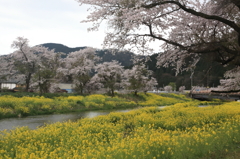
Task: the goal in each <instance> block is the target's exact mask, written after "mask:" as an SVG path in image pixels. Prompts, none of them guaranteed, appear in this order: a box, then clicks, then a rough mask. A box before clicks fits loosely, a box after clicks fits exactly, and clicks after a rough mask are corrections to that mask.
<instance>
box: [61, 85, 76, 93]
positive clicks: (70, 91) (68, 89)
mask: <svg viewBox="0 0 240 159" xmlns="http://www.w3.org/2000/svg"><path fill="white" fill-rule="evenodd" d="M58 87H59V88H60V89H62V90H66V91H67V92H68V93H73V91H74V89H73V88H74V84H72V83H59V84H58Z"/></svg>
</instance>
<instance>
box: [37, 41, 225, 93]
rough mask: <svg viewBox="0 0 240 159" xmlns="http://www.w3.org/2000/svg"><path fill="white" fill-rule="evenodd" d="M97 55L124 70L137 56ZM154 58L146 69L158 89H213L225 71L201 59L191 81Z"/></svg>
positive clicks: (54, 46)
mask: <svg viewBox="0 0 240 159" xmlns="http://www.w3.org/2000/svg"><path fill="white" fill-rule="evenodd" d="M41 45H42V46H44V47H48V48H49V49H55V52H63V53H66V54H69V53H70V52H74V51H78V50H79V49H84V48H86V47H75V48H69V47H67V46H65V45H62V44H55V43H46V44H41ZM97 55H98V56H99V57H101V58H102V61H101V62H110V61H112V60H116V61H119V62H120V63H121V64H122V65H123V66H125V67H126V68H128V67H130V66H131V65H132V61H131V59H132V58H133V57H134V56H138V55H136V54H134V53H131V52H127V51H125V52H117V53H115V54H111V53H110V51H109V50H97ZM156 57H157V54H154V55H152V56H151V57H150V58H151V60H150V61H149V62H147V67H148V68H149V69H150V70H152V71H153V72H154V77H155V78H156V79H157V81H158V84H159V87H164V86H166V85H168V84H169V83H170V82H174V83H175V84H176V87H177V88H179V87H180V86H186V88H187V89H190V87H191V82H192V83H193V85H195V86H196V85H198V86H205V87H208V86H209V87H213V86H217V85H219V80H220V79H222V78H223V74H224V72H225V71H226V68H224V67H223V66H222V65H220V64H218V63H212V62H209V59H208V58H209V57H205V58H202V59H201V60H200V61H199V63H198V64H197V67H196V68H195V70H194V75H193V79H192V81H191V79H190V75H191V72H182V73H181V74H178V76H176V75H175V70H174V68H172V67H169V68H164V67H156Z"/></svg>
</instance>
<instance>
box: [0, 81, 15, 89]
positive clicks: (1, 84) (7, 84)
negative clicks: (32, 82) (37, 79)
mask: <svg viewBox="0 0 240 159" xmlns="http://www.w3.org/2000/svg"><path fill="white" fill-rule="evenodd" d="M18 83H19V82H18V81H0V89H6V90H13V88H15V87H17V86H18Z"/></svg>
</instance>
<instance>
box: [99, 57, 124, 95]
mask: <svg viewBox="0 0 240 159" xmlns="http://www.w3.org/2000/svg"><path fill="white" fill-rule="evenodd" d="M96 72H97V74H95V77H94V78H95V81H96V82H99V83H101V84H102V86H103V87H104V88H106V89H107V90H108V92H109V94H110V95H111V96H114V91H115V90H116V89H119V88H121V87H122V78H123V72H124V70H123V66H121V64H120V63H119V62H117V61H115V60H113V61H112V62H104V63H100V64H98V65H97V66H96Z"/></svg>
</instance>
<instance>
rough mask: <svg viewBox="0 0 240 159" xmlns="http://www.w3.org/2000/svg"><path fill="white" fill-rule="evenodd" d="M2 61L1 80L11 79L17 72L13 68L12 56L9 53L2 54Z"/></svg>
mask: <svg viewBox="0 0 240 159" xmlns="http://www.w3.org/2000/svg"><path fill="white" fill-rule="evenodd" d="M0 63H1V67H0V81H4V80H6V81H7V80H10V79H11V77H13V76H14V75H15V73H16V71H14V70H13V69H12V67H13V66H12V65H11V63H12V58H11V57H10V56H8V55H2V56H0Z"/></svg>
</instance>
